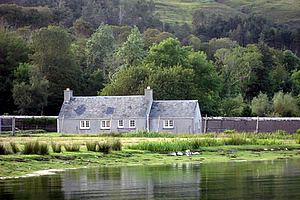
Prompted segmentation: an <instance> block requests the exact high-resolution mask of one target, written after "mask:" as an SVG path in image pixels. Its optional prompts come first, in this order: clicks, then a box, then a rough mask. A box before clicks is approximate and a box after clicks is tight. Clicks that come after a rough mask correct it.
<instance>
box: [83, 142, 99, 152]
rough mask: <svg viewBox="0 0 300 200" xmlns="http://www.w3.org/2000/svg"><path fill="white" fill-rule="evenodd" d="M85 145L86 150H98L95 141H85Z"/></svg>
mask: <svg viewBox="0 0 300 200" xmlns="http://www.w3.org/2000/svg"><path fill="white" fill-rule="evenodd" d="M85 145H86V148H87V150H88V151H94V152H97V151H98V147H97V146H98V143H97V142H87V143H86V144H85Z"/></svg>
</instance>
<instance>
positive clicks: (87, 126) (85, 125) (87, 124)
mask: <svg viewBox="0 0 300 200" xmlns="http://www.w3.org/2000/svg"><path fill="white" fill-rule="evenodd" d="M80 129H90V121H89V120H80Z"/></svg>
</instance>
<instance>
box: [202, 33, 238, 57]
mask: <svg viewBox="0 0 300 200" xmlns="http://www.w3.org/2000/svg"><path fill="white" fill-rule="evenodd" d="M238 46H239V45H238V43H237V42H236V41H233V40H231V39H230V38H213V39H211V40H209V42H208V56H209V58H212V59H213V56H214V54H215V53H216V51H217V50H218V49H223V48H224V49H232V48H235V47H238Z"/></svg>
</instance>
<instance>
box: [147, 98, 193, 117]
mask: <svg viewBox="0 0 300 200" xmlns="http://www.w3.org/2000/svg"><path fill="white" fill-rule="evenodd" d="M197 104H198V101H197V100H177V101H172V100H166V101H153V103H152V107H151V111H150V118H151V117H153V118H157V117H194V114H195V111H196V107H197Z"/></svg>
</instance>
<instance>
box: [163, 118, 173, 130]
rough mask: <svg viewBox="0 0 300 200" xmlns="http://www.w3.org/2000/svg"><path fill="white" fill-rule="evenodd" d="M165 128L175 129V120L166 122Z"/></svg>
mask: <svg viewBox="0 0 300 200" xmlns="http://www.w3.org/2000/svg"><path fill="white" fill-rule="evenodd" d="M163 123H164V126H163V127H164V128H174V121H173V120H164V122H163Z"/></svg>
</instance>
